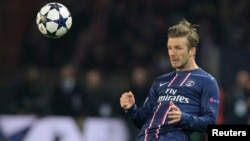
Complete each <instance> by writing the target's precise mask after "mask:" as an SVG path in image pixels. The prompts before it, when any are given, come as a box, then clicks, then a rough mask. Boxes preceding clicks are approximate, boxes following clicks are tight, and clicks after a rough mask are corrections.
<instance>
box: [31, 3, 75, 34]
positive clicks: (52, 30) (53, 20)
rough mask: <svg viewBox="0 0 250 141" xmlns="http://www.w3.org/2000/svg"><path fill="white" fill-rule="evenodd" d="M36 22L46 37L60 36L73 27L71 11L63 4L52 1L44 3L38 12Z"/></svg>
mask: <svg viewBox="0 0 250 141" xmlns="http://www.w3.org/2000/svg"><path fill="white" fill-rule="evenodd" d="M36 24H37V27H38V29H39V31H40V32H41V33H42V34H43V35H45V36H46V37H49V38H60V37H62V36H64V35H65V34H66V33H68V31H69V30H70V28H71V25H72V17H71V13H70V11H69V10H68V8H67V7H66V6H64V5H63V4H61V3H57V2H51V3H48V4H46V5H44V6H43V7H42V8H41V9H40V11H39V12H38V13H37V16H36Z"/></svg>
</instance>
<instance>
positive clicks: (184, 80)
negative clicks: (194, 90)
mask: <svg viewBox="0 0 250 141" xmlns="http://www.w3.org/2000/svg"><path fill="white" fill-rule="evenodd" d="M190 75H191V72H190V73H188V74H187V76H186V77H185V78H184V79H183V80H182V82H181V83H180V85H179V86H182V85H183V84H184V82H186V80H187V79H188V77H189V76H190Z"/></svg>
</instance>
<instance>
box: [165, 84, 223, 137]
mask: <svg viewBox="0 0 250 141" xmlns="http://www.w3.org/2000/svg"><path fill="white" fill-rule="evenodd" d="M208 82H209V83H207V84H206V85H205V87H204V88H203V89H202V95H201V112H200V116H195V115H192V114H188V113H184V112H181V110H180V109H179V108H178V107H177V106H175V105H174V104H173V106H172V111H171V114H170V115H169V118H172V120H171V121H169V124H174V123H176V124H178V125H179V126H181V127H182V128H184V129H186V130H191V131H197V132H203V133H206V132H207V127H208V125H212V124H216V122H217V118H218V110H219V87H218V84H217V82H216V80H215V79H212V80H210V81H209V80H208Z"/></svg>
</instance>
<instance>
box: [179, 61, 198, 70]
mask: <svg viewBox="0 0 250 141" xmlns="http://www.w3.org/2000/svg"><path fill="white" fill-rule="evenodd" d="M198 68H199V66H198V65H197V64H196V63H195V62H192V63H188V64H186V65H185V66H184V67H182V68H176V71H190V70H196V69H198Z"/></svg>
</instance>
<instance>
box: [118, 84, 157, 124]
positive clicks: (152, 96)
mask: <svg viewBox="0 0 250 141" xmlns="http://www.w3.org/2000/svg"><path fill="white" fill-rule="evenodd" d="M156 100H157V97H156V93H155V91H154V88H153V86H152V87H151V88H150V91H149V95H148V97H147V99H146V100H145V102H144V105H143V106H142V107H137V105H136V104H135V99H134V96H133V93H132V92H127V93H123V94H122V96H121V98H120V105H121V107H122V108H123V109H124V110H125V114H126V115H128V116H129V117H130V118H131V120H132V121H133V123H134V124H135V125H136V126H137V127H138V128H141V127H142V125H143V124H144V123H145V122H146V120H147V118H148V116H149V114H151V112H152V111H153V110H152V109H153V106H154V104H155V102H156Z"/></svg>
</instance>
